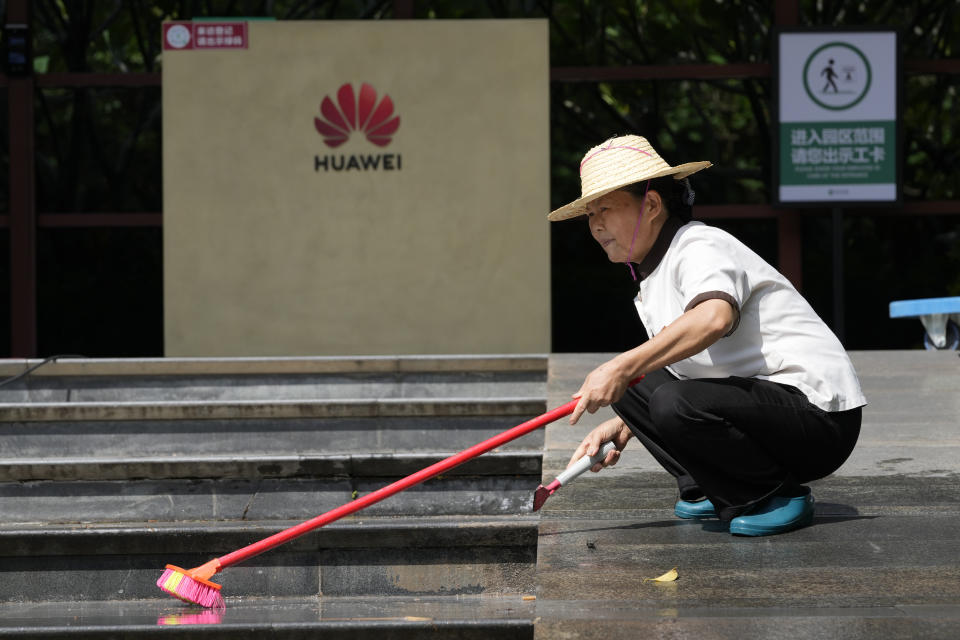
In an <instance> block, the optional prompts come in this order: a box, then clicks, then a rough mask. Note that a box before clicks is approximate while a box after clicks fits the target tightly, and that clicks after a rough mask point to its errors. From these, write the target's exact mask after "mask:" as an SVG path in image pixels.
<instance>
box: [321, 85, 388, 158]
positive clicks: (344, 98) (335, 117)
mask: <svg viewBox="0 0 960 640" xmlns="http://www.w3.org/2000/svg"><path fill="white" fill-rule="evenodd" d="M338 105H339V108H338ZM374 107H376V108H374ZM320 113H322V114H323V118H314V119H313V124H314V126H316V127H317V131H319V132H320V135H322V136H323V141H324V142H326V143H327V146H328V147H339V146H340V145H342V144H343V143H344V142H346V141H347V140H349V139H350V132H351V131H362V132H364V133H365V134H366V136H367V140H369V141H370V142H372V143H373V144H375V145H377V146H378V147H385V146H387V145H388V144H390V140H391V137H392V136H393V134H394V133H396V132H397V129H399V128H400V116H395V117H393V118H391V117H390V116H392V115H393V100H391V99H390V96H388V95H384V96H383V99H382V100H381V101H380V104H377V91H376V89H374V88H373V87H371V86H370V85H369V84H367V83H366V82H364V83H363V84H362V85H361V86H360V95H359V96H356V94H355V93H354V91H353V86H351V85H350V84H349V83H347V84H344V85H343V86H342V87H340V88H339V89H338V90H337V104H334V103H333V100H331V99H330V96H326V97H324V99H323V102H322V103H321V104H320Z"/></svg>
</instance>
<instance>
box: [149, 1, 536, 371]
mask: <svg viewBox="0 0 960 640" xmlns="http://www.w3.org/2000/svg"><path fill="white" fill-rule="evenodd" d="M163 39H164V40H163V41H164V52H163V116H164V123H163V135H164V142H163V143H164V154H163V181H164V224H163V231H164V239H163V242H164V278H165V280H164V315H165V332H166V336H165V337H166V353H167V355H169V356H260V355H263V356H276V355H345V354H357V355H370V354H384V355H393V354H418V353H420V354H445V353H447V354H449V353H528V352H545V351H548V350H549V348H550V342H549V340H550V315H549V313H550V304H549V302H550V301H549V290H550V283H549V235H548V227H547V223H546V221H545V219H544V215H543V214H544V212H546V211H548V210H549V208H550V202H549V137H548V135H549V129H548V126H549V106H548V80H549V67H548V47H547V24H546V21H542V20H510V21H476V20H471V21H449V22H448V21H391V22H388V21H382V22H341V21H336V22H299V21H298V22H263V21H251V22H244V21H234V22H231V21H223V22H217V23H210V22H176V23H166V24H164V25H163Z"/></svg>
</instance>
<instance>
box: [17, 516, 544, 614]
mask: <svg viewBox="0 0 960 640" xmlns="http://www.w3.org/2000/svg"><path fill="white" fill-rule="evenodd" d="M537 522H538V519H537V518H536V517H532V516H501V517H476V516H475V517H462V516H458V517H454V518H437V517H434V518H415V517H402V518H382V517H381V518H376V517H370V516H363V517H362V518H361V517H359V515H355V516H351V517H350V518H345V519H343V520H341V521H338V522H335V523H332V524H330V525H328V526H327V527H323V528H321V529H319V530H317V531H315V532H312V533H309V534H306V535H304V536H302V537H301V538H298V539H296V540H294V541H292V542H290V543H288V544H286V545H283V546H281V547H278V548H276V549H273V550H271V551H269V552H267V553H264V554H263V555H260V556H258V557H256V558H253V559H251V560H249V561H247V562H244V563H241V564H238V565H235V566H233V567H228V568H227V569H225V570H224V571H223V572H222V573H221V574H218V576H217V582H220V583H222V584H223V585H224V595H227V596H229V595H236V596H244V597H249V596H316V595H321V594H322V595H325V596H329V595H334V596H361V595H381V596H437V595H479V594H504V593H522V592H530V591H531V590H532V589H533V587H534V573H535V563H536V555H537V551H536V549H537ZM294 524H297V522H246V523H223V522H203V523H159V522H158V523H149V524H135V525H134V524H132V525H126V526H125V525H106V524H101V525H82V526H80V525H73V526H66V525H49V524H47V525H43V526H37V527H32V528H31V527H28V526H12V525H6V524H5V525H2V526H0V584H3V585H4V586H3V589H2V590H0V597H2V598H3V600H4V601H8V602H9V601H16V602H31V601H80V600H126V599H137V598H147V599H150V598H165V597H168V596H166V595H165V594H163V593H162V592H161V591H160V590H159V589H157V587H156V585H155V583H156V580H157V578H158V577H159V575H160V573H162V571H163V568H164V566H165V565H166V564H168V563H169V564H174V565H177V566H181V567H187V568H189V567H194V566H198V565H200V564H202V563H203V562H205V561H207V560H209V559H210V558H213V557H217V556H220V555H223V554H224V553H227V552H229V551H232V550H234V549H238V548H241V547H244V546H246V545H248V544H250V543H252V542H255V541H257V540H259V539H262V538H264V537H267V536H269V535H272V534H274V533H276V532H278V531H280V530H282V529H285V528H287V527H288V526H292V525H294Z"/></svg>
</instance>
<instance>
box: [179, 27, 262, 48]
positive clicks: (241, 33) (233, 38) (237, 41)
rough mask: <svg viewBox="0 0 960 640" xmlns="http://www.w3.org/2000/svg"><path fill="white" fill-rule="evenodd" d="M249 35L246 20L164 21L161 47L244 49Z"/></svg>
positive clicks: (247, 43)
mask: <svg viewBox="0 0 960 640" xmlns="http://www.w3.org/2000/svg"><path fill="white" fill-rule="evenodd" d="M248 45H249V37H248V32H247V23H246V22H165V23H164V24H163V48H164V50H166V51H169V50H177V49H181V50H182V49H246V48H247V46H248Z"/></svg>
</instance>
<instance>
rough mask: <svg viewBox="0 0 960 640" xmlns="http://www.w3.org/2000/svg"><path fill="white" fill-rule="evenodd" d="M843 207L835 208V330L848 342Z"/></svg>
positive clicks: (842, 341)
mask: <svg viewBox="0 0 960 640" xmlns="http://www.w3.org/2000/svg"><path fill="white" fill-rule="evenodd" d="M843 248H844V247H843V209H841V208H839V207H834V208H833V332H834V333H835V334H837V337H838V338H839V339H840V342H841V343H844V342H846V336H845V335H844V333H845V332H844V301H843V300H844V295H843V256H844V250H843Z"/></svg>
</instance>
